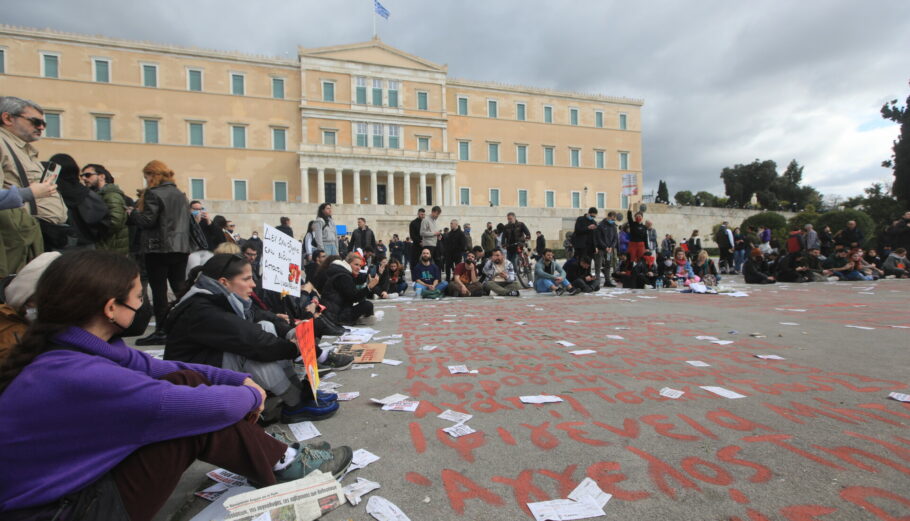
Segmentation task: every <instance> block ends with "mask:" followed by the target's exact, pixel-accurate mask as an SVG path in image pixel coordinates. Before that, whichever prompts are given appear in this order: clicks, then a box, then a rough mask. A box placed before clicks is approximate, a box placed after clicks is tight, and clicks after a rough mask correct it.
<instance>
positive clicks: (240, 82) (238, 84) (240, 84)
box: [231, 72, 246, 96]
mask: <svg viewBox="0 0 910 521" xmlns="http://www.w3.org/2000/svg"><path fill="white" fill-rule="evenodd" d="M245 93H246V78H245V77H244V76H243V74H240V73H239V72H232V73H231V94H233V95H234V96H243V95H244V94H245Z"/></svg>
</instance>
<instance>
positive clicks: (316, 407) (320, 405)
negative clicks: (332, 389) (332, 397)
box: [281, 400, 339, 423]
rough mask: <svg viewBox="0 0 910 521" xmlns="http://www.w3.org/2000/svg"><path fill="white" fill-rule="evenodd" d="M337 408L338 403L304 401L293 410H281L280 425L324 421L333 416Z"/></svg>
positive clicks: (285, 408)
mask: <svg viewBox="0 0 910 521" xmlns="http://www.w3.org/2000/svg"><path fill="white" fill-rule="evenodd" d="M338 408H339V406H338V402H332V403H325V402H321V401H316V400H309V401H304V402H301V403H300V405H298V406H297V407H296V408H294V409H290V408H288V407H284V408H283V409H281V423H300V422H305V421H320V420H326V419H329V418H331V417H332V416H334V415H335V413H336V412H338Z"/></svg>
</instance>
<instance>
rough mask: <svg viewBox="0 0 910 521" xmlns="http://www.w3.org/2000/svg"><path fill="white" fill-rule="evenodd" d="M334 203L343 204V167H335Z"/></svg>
mask: <svg viewBox="0 0 910 521" xmlns="http://www.w3.org/2000/svg"><path fill="white" fill-rule="evenodd" d="M335 204H344V169H343V168H336V169H335Z"/></svg>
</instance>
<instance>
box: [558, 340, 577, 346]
mask: <svg viewBox="0 0 910 521" xmlns="http://www.w3.org/2000/svg"><path fill="white" fill-rule="evenodd" d="M556 343H557V344H559V345H561V346H563V347H575V344H573V343H572V342H569V341H567V340H557V341H556Z"/></svg>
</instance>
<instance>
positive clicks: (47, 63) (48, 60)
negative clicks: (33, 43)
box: [44, 54, 60, 78]
mask: <svg viewBox="0 0 910 521" xmlns="http://www.w3.org/2000/svg"><path fill="white" fill-rule="evenodd" d="M59 65H60V59H59V58H58V57H56V56H53V55H50V54H45V55H44V77H45V78H57V77H59V72H60V71H59V70H58V69H59Z"/></svg>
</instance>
